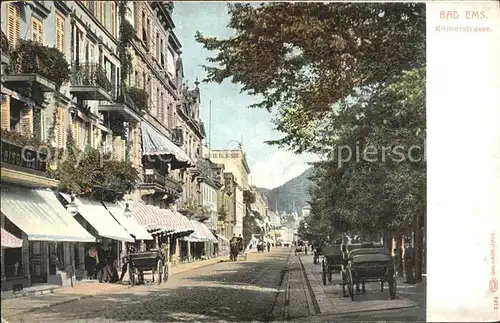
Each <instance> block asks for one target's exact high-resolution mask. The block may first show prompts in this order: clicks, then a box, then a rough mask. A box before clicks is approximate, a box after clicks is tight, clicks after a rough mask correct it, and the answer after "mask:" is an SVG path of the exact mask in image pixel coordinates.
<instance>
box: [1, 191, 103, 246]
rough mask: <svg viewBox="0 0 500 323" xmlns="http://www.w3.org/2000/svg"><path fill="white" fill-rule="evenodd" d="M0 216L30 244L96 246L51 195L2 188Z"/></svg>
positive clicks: (90, 237) (88, 234) (48, 193)
mask: <svg viewBox="0 0 500 323" xmlns="http://www.w3.org/2000/svg"><path fill="white" fill-rule="evenodd" d="M1 210H2V213H3V214H4V215H5V216H6V217H7V218H8V219H9V220H10V221H11V222H12V223H14V224H15V225H16V226H18V227H19V229H21V230H22V231H23V232H24V233H26V235H27V236H28V240H32V241H67V242H95V237H93V236H92V235H91V234H90V233H88V232H87V231H86V230H85V229H84V228H83V227H82V226H81V225H80V224H79V223H78V222H77V221H76V220H75V219H74V218H73V217H72V216H71V215H70V214H69V213H68V211H67V210H66V209H65V208H64V207H63V206H62V204H61V203H59V201H58V200H57V197H56V196H55V195H54V193H53V192H52V191H48V190H30V189H22V188H14V187H4V188H3V189H2V192H1Z"/></svg>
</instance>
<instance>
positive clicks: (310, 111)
mask: <svg viewBox="0 0 500 323" xmlns="http://www.w3.org/2000/svg"><path fill="white" fill-rule="evenodd" d="M229 15H230V22H229V27H230V28H232V29H233V30H234V35H233V36H232V37H230V38H228V39H218V38H215V37H206V36H204V35H202V34H201V33H200V32H198V33H197V34H196V35H195V38H196V40H197V41H198V42H200V43H201V44H203V46H204V48H206V49H208V50H210V51H214V52H216V53H217V54H216V55H215V56H213V57H211V58H209V59H208V61H209V63H211V64H212V65H205V66H204V68H205V70H206V71H207V74H208V75H207V78H206V80H205V81H207V82H217V83H221V82H222V81H224V80H225V79H231V81H232V82H233V83H238V84H241V85H242V91H243V92H246V93H248V94H251V95H257V96H259V97H261V98H262V101H261V102H259V103H257V104H254V105H252V107H261V108H266V109H267V110H269V111H271V110H275V112H277V117H276V119H275V124H276V126H277V129H278V130H279V131H281V132H283V133H284V134H285V137H284V138H282V139H280V140H277V141H270V142H269V143H270V144H277V145H281V146H284V147H291V148H293V149H295V150H296V151H297V152H300V151H317V150H321V149H322V146H321V145H318V144H314V143H315V142H316V139H317V138H318V135H321V132H322V130H323V129H324V127H323V124H322V122H321V120H322V119H323V118H324V117H325V116H327V115H329V114H330V112H331V110H332V105H333V104H335V103H336V102H338V101H339V100H342V99H345V98H346V97H347V96H348V95H350V94H352V93H353V92H354V90H355V89H356V88H360V87H364V86H369V85H377V84H384V83H386V82H390V81H391V80H392V79H393V78H394V77H395V76H398V75H400V74H401V73H402V71H404V70H409V69H412V68H417V67H422V66H424V65H425V5H424V4H415V3H397V4H396V3H376V4H375V3H373V4H366V3H265V4H261V5H260V6H255V5H251V4H231V5H229Z"/></svg>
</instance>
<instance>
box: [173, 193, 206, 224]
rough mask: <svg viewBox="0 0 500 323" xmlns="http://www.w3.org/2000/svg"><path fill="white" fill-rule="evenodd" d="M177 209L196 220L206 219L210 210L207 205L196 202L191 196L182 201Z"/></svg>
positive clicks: (202, 220)
mask: <svg viewBox="0 0 500 323" xmlns="http://www.w3.org/2000/svg"><path fill="white" fill-rule="evenodd" d="M178 211H179V213H181V214H182V215H184V216H186V217H188V218H189V219H193V220H197V221H200V222H204V221H207V220H208V219H210V216H211V212H210V209H209V208H208V207H206V206H204V205H200V204H198V203H196V202H195V201H194V200H193V199H191V198H188V199H186V200H185V201H183V202H182V204H181V205H180V206H179V208H178Z"/></svg>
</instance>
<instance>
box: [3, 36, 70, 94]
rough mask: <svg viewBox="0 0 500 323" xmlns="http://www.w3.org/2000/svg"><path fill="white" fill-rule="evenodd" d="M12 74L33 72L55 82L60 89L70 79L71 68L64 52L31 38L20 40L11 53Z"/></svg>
mask: <svg viewBox="0 0 500 323" xmlns="http://www.w3.org/2000/svg"><path fill="white" fill-rule="evenodd" d="M10 58H11V66H10V69H9V72H10V73H12V74H16V73H17V74H24V73H33V74H38V75H41V76H43V77H44V78H46V79H48V80H50V81H52V82H54V85H55V89H56V91H58V90H59V89H60V88H61V86H62V85H63V84H64V83H66V82H68V81H69V78H70V69H69V64H68V62H67V61H66V59H65V57H64V54H63V53H61V52H60V51H59V50H58V49H56V48H53V47H47V46H44V45H42V44H40V43H38V42H35V41H31V40H20V41H19V46H18V47H17V48H14V49H13V50H12V51H11V54H10Z"/></svg>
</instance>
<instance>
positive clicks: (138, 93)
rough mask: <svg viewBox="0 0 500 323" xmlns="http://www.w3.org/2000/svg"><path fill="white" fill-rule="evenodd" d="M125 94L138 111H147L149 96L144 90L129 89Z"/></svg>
mask: <svg viewBox="0 0 500 323" xmlns="http://www.w3.org/2000/svg"><path fill="white" fill-rule="evenodd" d="M127 94H128V96H129V97H130V99H131V100H132V101H133V102H134V104H135V106H136V107H137V108H138V109H139V110H146V111H147V110H149V95H148V93H147V92H146V91H145V90H143V89H140V88H137V87H130V88H128V89H127Z"/></svg>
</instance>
